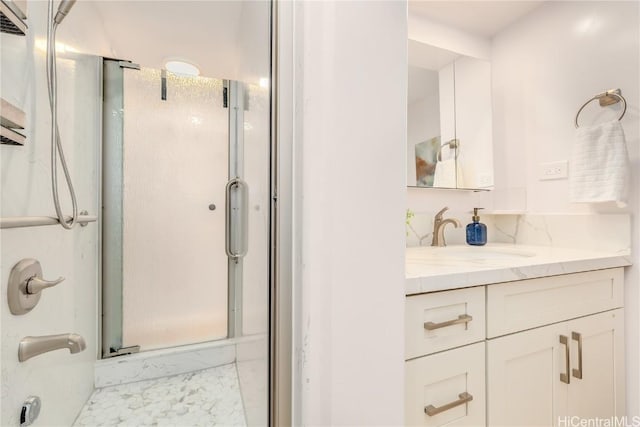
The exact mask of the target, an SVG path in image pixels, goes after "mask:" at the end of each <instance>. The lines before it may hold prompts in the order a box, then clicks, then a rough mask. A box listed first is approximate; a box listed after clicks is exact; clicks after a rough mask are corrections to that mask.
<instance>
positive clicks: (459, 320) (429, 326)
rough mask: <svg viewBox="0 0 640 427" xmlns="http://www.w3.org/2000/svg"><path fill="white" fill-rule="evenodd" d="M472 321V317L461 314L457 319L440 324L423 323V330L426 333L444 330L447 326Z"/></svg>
mask: <svg viewBox="0 0 640 427" xmlns="http://www.w3.org/2000/svg"><path fill="white" fill-rule="evenodd" d="M472 320H473V317H471V316H469V315H468V314H461V315H460V316H458V318H457V319H453V320H447V321H446V322H442V323H433V322H424V328H425V329H426V330H427V331H433V330H434V329H440V328H446V327H447V326H453V325H460V324H462V323H469V322H471V321H472Z"/></svg>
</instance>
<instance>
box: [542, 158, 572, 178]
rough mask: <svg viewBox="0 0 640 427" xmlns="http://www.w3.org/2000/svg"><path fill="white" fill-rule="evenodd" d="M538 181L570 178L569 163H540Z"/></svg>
mask: <svg viewBox="0 0 640 427" xmlns="http://www.w3.org/2000/svg"><path fill="white" fill-rule="evenodd" d="M539 166H540V171H539V174H538V179H539V180H540V181H547V180H550V179H566V178H567V177H568V176H569V162H568V161H567V160H559V161H557V162H546V163H540V165H539Z"/></svg>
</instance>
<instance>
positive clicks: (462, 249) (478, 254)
mask: <svg viewBox="0 0 640 427" xmlns="http://www.w3.org/2000/svg"><path fill="white" fill-rule="evenodd" d="M416 249H417V248H416ZM535 255H536V254H535V252H529V251H525V250H521V249H516V248H508V247H492V246H445V247H424V248H419V252H418V253H413V254H412V253H411V252H409V253H408V254H407V261H409V262H411V261H418V260H424V259H425V258H432V259H438V260H447V259H451V260H467V261H472V260H483V259H484V260H500V259H521V258H529V257H533V256H535Z"/></svg>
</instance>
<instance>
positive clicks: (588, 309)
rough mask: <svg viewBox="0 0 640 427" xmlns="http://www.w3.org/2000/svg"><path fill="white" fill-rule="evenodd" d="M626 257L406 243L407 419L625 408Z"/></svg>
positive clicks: (475, 420)
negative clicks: (418, 245) (407, 244)
mask: <svg viewBox="0 0 640 427" xmlns="http://www.w3.org/2000/svg"><path fill="white" fill-rule="evenodd" d="M627 265H630V261H629V258H628V256H627V255H617V254H604V253H597V252H591V251H582V250H571V249H559V248H551V247H535V246H530V247H527V246H519V245H518V246H514V245H489V246H487V247H483V248H474V247H467V246H458V247H445V248H431V247H428V248H427V247H419V248H409V249H407V280H406V309H405V360H406V362H405V424H406V425H425V426H443V425H447V426H485V425H486V426H513V425H529V426H531V425H537V426H543V425H544V426H551V425H553V426H557V425H567V424H566V423H565V424H562V423H563V421H562V420H563V419H566V420H569V417H574V416H577V417H580V418H596V417H600V418H610V417H612V416H623V415H625V387H624V339H623V337H624V334H623V326H624V308H623V306H624V304H623V293H624V292H623V291H624V268H623V267H624V266H627ZM565 417H566V418H565Z"/></svg>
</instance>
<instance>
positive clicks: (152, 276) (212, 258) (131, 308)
mask: <svg viewBox="0 0 640 427" xmlns="http://www.w3.org/2000/svg"><path fill="white" fill-rule="evenodd" d="M166 87H167V91H166V100H162V99H161V90H162V87H161V73H160V71H159V70H152V69H145V68H143V69H142V70H140V71H137V70H125V75H124V111H125V114H124V149H123V171H124V172H123V175H124V179H123V241H122V246H123V345H124V346H125V347H126V346H132V345H140V346H141V349H142V350H148V349H152V348H160V347H170V346H175V345H180V344H187V343H194V342H202V341H209V340H214V339H219V338H224V337H226V336H227V286H228V285H227V257H226V254H225V250H224V241H225V240H224V236H225V234H224V233H225V229H224V226H225V223H224V215H225V209H224V207H225V198H224V188H225V184H226V182H227V180H228V172H227V171H228V169H227V162H228V146H229V140H228V115H227V110H226V109H224V108H223V104H222V102H223V101H222V91H223V82H222V80H218V79H211V78H203V77H179V76H176V75H173V74H171V73H167V85H166ZM210 205H214V206H215V209H213V210H212V208H213V206H211V207H210Z"/></svg>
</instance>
